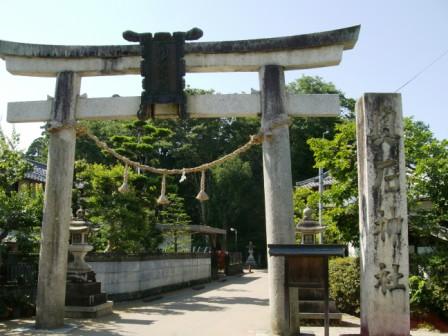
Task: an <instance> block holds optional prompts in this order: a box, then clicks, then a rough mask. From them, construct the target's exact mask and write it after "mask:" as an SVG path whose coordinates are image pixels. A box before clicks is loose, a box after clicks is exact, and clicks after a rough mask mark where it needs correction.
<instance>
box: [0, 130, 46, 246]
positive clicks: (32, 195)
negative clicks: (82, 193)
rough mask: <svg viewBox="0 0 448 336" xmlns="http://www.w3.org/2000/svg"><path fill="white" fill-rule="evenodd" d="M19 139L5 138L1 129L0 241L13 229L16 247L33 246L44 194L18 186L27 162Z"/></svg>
mask: <svg viewBox="0 0 448 336" xmlns="http://www.w3.org/2000/svg"><path fill="white" fill-rule="evenodd" d="M18 141H19V139H18V138H17V137H16V136H13V137H12V139H8V138H6V137H5V136H4V134H3V133H2V132H1V129H0V243H1V241H2V240H3V239H4V238H6V237H7V236H8V234H10V233H12V232H14V233H15V237H16V239H17V243H18V245H19V248H22V250H24V251H25V250H28V251H29V250H33V249H36V235H37V234H38V230H37V229H36V228H37V227H39V226H40V223H41V221H42V205H43V194H42V192H41V191H39V190H30V189H27V188H22V190H20V191H19V190H18V189H19V182H20V181H21V180H23V179H24V175H25V172H26V171H27V170H29V169H30V165H29V164H28V163H27V162H26V161H25V159H24V155H23V153H21V152H20V151H18V150H17V149H16V145H17V143H18Z"/></svg>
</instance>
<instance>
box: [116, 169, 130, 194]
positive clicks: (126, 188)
mask: <svg viewBox="0 0 448 336" xmlns="http://www.w3.org/2000/svg"><path fill="white" fill-rule="evenodd" d="M128 175H129V166H128V165H126V166H125V167H124V172H123V184H122V185H121V186H120V187H119V188H118V192H120V193H122V194H126V193H128V192H129V190H130V188H129V184H128Z"/></svg>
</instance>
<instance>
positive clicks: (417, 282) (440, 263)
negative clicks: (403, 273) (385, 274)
mask: <svg viewBox="0 0 448 336" xmlns="http://www.w3.org/2000/svg"><path fill="white" fill-rule="evenodd" d="M409 289H410V303H411V311H412V312H413V313H414V314H415V313H416V314H420V313H427V312H433V313H436V314H438V315H439V316H440V317H441V318H443V319H448V253H447V252H446V251H444V249H436V250H435V251H433V252H432V253H431V254H425V255H413V256H412V257H411V277H410V278H409Z"/></svg>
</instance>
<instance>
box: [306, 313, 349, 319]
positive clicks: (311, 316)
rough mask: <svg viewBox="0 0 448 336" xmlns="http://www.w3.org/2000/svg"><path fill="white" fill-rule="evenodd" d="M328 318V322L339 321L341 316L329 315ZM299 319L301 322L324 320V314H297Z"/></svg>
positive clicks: (338, 314) (339, 314) (337, 314)
mask: <svg viewBox="0 0 448 336" xmlns="http://www.w3.org/2000/svg"><path fill="white" fill-rule="evenodd" d="M328 318H329V319H330V320H341V319H342V314H341V313H329V314H328ZM299 319H301V320H324V319H325V314H324V313H299Z"/></svg>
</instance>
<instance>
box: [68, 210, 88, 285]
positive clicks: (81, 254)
mask: <svg viewBox="0 0 448 336" xmlns="http://www.w3.org/2000/svg"><path fill="white" fill-rule="evenodd" d="M92 231H95V229H93V227H92V223H90V222H89V221H87V220H86V219H85V216H84V210H83V209H82V208H80V209H78V210H77V211H76V217H75V218H73V219H72V220H71V222H70V245H69V247H68V250H69V252H70V253H71V254H72V255H73V261H72V262H70V263H69V264H68V270H67V271H68V272H67V278H68V279H69V280H72V281H76V282H83V281H89V280H93V281H94V277H95V273H94V272H93V271H92V267H90V265H89V264H87V263H86V262H85V260H84V258H85V256H86V254H87V253H88V252H90V251H92V249H93V246H92V245H90V244H89V243H88V236H89V234H90V233H91V232H92Z"/></svg>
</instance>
